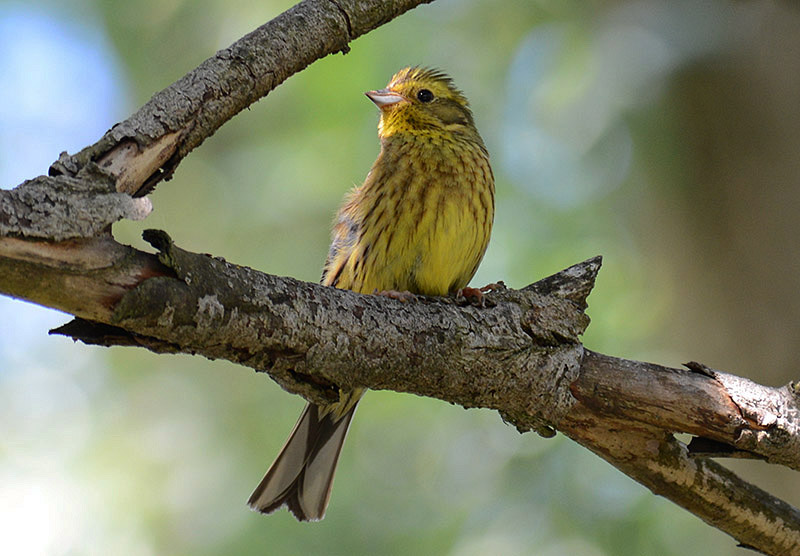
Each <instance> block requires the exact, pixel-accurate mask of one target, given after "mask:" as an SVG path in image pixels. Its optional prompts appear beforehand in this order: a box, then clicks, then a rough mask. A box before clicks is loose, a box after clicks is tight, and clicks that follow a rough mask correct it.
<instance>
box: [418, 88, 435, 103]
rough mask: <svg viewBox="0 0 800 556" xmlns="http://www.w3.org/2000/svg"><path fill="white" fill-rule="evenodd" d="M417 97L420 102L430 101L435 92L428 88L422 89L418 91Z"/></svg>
mask: <svg viewBox="0 0 800 556" xmlns="http://www.w3.org/2000/svg"><path fill="white" fill-rule="evenodd" d="M417 98H418V99H419V101H420V102H430V101H432V100H433V93H432V92H430V91H429V90H428V89H420V91H419V92H418V93H417Z"/></svg>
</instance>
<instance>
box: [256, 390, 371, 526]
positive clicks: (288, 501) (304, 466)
mask: <svg viewBox="0 0 800 556" xmlns="http://www.w3.org/2000/svg"><path fill="white" fill-rule="evenodd" d="M359 397H360V396H359ZM357 400H358V397H357V398H356V399H355V402H356V403H353V404H352V407H350V408H349V409H348V410H347V411H346V413H344V414H343V415H341V414H340V413H339V412H337V411H331V410H330V408H327V407H320V406H317V405H314V404H308V405H306V408H305V409H304V410H303V413H302V414H301V415H300V419H298V421H297V424H296V425H295V426H294V429H293V430H292V433H291V434H290V435H289V439H288V440H287V441H286V444H284V446H283V449H281V452H280V454H278V457H277V458H276V459H275V462H274V463H273V464H272V467H270V468H269V471H267V474H266V475H265V476H264V478H263V479H262V480H261V483H260V484H259V485H258V486H257V487H256V489H255V490H254V491H253V494H252V495H251V496H250V500H248V502H247V503H248V504H249V505H250V507H251V508H252V509H254V510H258V511H259V512H262V513H265V514H268V513H272V512H274V511H275V510H277V509H278V508H280V507H281V506H283V505H284V504H285V505H286V506H287V507H288V508H289V511H290V512H292V514H293V515H294V517H296V518H297V519H298V520H299V521H318V520H320V519H322V518H323V517H324V516H325V509H326V508H327V507H328V500H329V499H330V497H331V487H332V486H333V475H334V473H336V464H337V462H338V461H339V454H340V452H341V451H342V445H343V444H344V439H345V437H346V436H347V429H348V428H349V427H350V420H351V419H352V418H353V413H355V410H356V405H357Z"/></svg>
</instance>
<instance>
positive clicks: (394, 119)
mask: <svg viewBox="0 0 800 556" xmlns="http://www.w3.org/2000/svg"><path fill="white" fill-rule="evenodd" d="M365 94H366V96H367V97H368V98H369V99H370V100H371V101H372V102H373V103H375V105H376V106H377V107H378V108H379V110H380V120H379V123H378V136H379V138H380V145H381V149H380V153H379V154H378V158H377V159H376V160H375V162H374V163H373V165H372V168H371V169H370V171H369V173H368V174H367V177H366V179H365V180H364V183H363V184H362V185H361V186H358V187H355V188H353V189H352V190H351V191H350V192H349V193H348V194H347V195H346V196H345V199H344V201H343V203H342V205H341V207H340V209H339V211H338V213H337V215H336V218H335V220H334V224H333V230H332V233H331V236H332V240H331V245H330V249H329V253H328V257H327V259H326V261H325V265H324V267H323V273H322V280H321V283H322V284H323V285H326V286H333V287H336V288H342V289H348V290H352V291H355V292H358V293H362V294H375V293H378V294H381V295H385V296H388V297H393V298H396V299H399V300H400V301H407V300H408V299H409V297H408V296H410V297H411V298H413V297H414V296H415V295H417V294H418V295H428V296H444V295H448V294H454V293H457V292H462V291H464V290H465V289H469V290H472V291H473V292H474V291H475V289H474V288H466V286H467V284H468V283H469V281H470V280H471V279H472V276H473V275H474V274H475V271H476V270H477V268H478V265H479V264H480V262H481V259H482V258H483V255H484V253H485V251H486V247H487V245H488V243H489V237H490V235H491V230H492V225H493V222H494V175H493V173H492V168H491V166H490V164H489V153H488V151H487V149H486V146H485V145H484V142H483V139H482V138H481V136H480V134H479V133H478V130H477V128H476V127H475V121H474V118H473V115H472V111H471V109H470V107H469V103H468V101H467V99H466V97H465V96H464V94H463V93H462V92H461V91H460V90H459V89H457V88H456V86H455V85H454V83H453V80H452V79H451V78H450V77H449V76H447V75H446V74H445V73H443V72H442V71H440V70H437V69H432V68H426V67H420V66H411V67H406V68H404V69H401V70H400V71H398V72H397V73H396V74H395V75H394V76H393V77H392V78H391V80H390V81H389V83H388V85H387V86H386V87H385V88H384V89H379V90H373V91H368V92H366V93H365ZM364 392H365V389H364V388H357V389H355V390H351V391H340V393H339V399H338V401H336V402H333V403H330V404H325V405H317V404H314V403H309V404H307V405H306V407H305V409H304V410H303V412H302V414H301V415H300V418H299V420H298V421H297V424H296V425H295V427H294V429H293V430H292V432H291V434H290V435H289V438H288V440H287V441H286V443H285V445H284V446H283V448H282V449H281V451H280V453H279V455H278V456H277V458H276V459H275V461H274V463H273V464H272V466H271V467H270V468H269V470H268V471H267V474H266V475H265V476H264V478H263V479H262V481H261V483H260V484H259V485H258V487H256V489H255V490H254V491H253V494H252V495H251V497H250V499H249V500H248V504H249V506H250V507H251V508H252V509H253V510H256V511H259V512H262V513H267V514H268V513H272V512H274V511H275V510H277V509H278V508H280V507H282V506H284V505H285V506H287V508H288V510H289V512H290V513H291V514H292V515H293V516H294V517H295V518H296V519H297V520H298V521H318V520H321V519H322V518H323V517H324V516H325V512H326V509H327V506H328V502H329V500H330V495H331V488H332V486H333V477H334V473H335V472H336V466H337V463H338V459H339V454H340V453H341V450H342V445H343V444H344V440H345V437H346V435H347V431H348V428H349V426H350V422H351V420H352V418H353V414H354V413H355V410H356V406H357V405H358V402H359V400H360V399H361V397H362V396H363V395H364Z"/></svg>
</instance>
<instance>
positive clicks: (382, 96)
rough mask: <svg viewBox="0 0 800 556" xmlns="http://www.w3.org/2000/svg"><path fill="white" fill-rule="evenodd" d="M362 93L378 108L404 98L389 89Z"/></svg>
mask: <svg viewBox="0 0 800 556" xmlns="http://www.w3.org/2000/svg"><path fill="white" fill-rule="evenodd" d="M364 94H365V95H367V96H368V97H369V99H370V100H371V101H372V102H374V103H375V106H377V107H378V108H380V109H384V108H386V107H387V106H391V105H393V104H397V103H398V102H400V101H401V100H405V99H404V98H403V97H402V96H400V95H398V94H397V93H395V92H392V91H390V90H389V89H380V90H377V91H367V92H366V93H364Z"/></svg>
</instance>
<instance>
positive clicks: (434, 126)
mask: <svg viewBox="0 0 800 556" xmlns="http://www.w3.org/2000/svg"><path fill="white" fill-rule="evenodd" d="M365 94H366V95H367V96H368V97H369V99H370V100H371V101H372V102H374V103H375V104H376V105H377V106H378V108H380V110H381V120H380V123H379V124H378V135H380V137H381V138H382V139H384V138H388V137H390V136H392V135H395V134H412V135H442V134H444V135H447V134H454V135H459V136H462V137H463V138H466V139H470V140H472V141H475V139H476V138H477V140H478V142H480V143H481V144H482V141H480V136H479V135H478V131H477V129H475V122H474V120H473V118H472V112H471V111H470V109H469V103H468V102H467V99H466V97H465V96H464V94H463V93H462V92H461V91H459V90H458V89H457V88H456V86H455V85H453V80H452V79H450V77H448V76H447V75H445V74H444V73H442V72H441V71H438V70H434V69H428V68H420V67H408V68H405V69H402V70H400V71H399V72H397V73H396V74H395V75H394V77H392V79H391V81H389V84H388V85H387V86H386V88H385V89H380V90H376V91H368V92H366V93H365Z"/></svg>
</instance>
